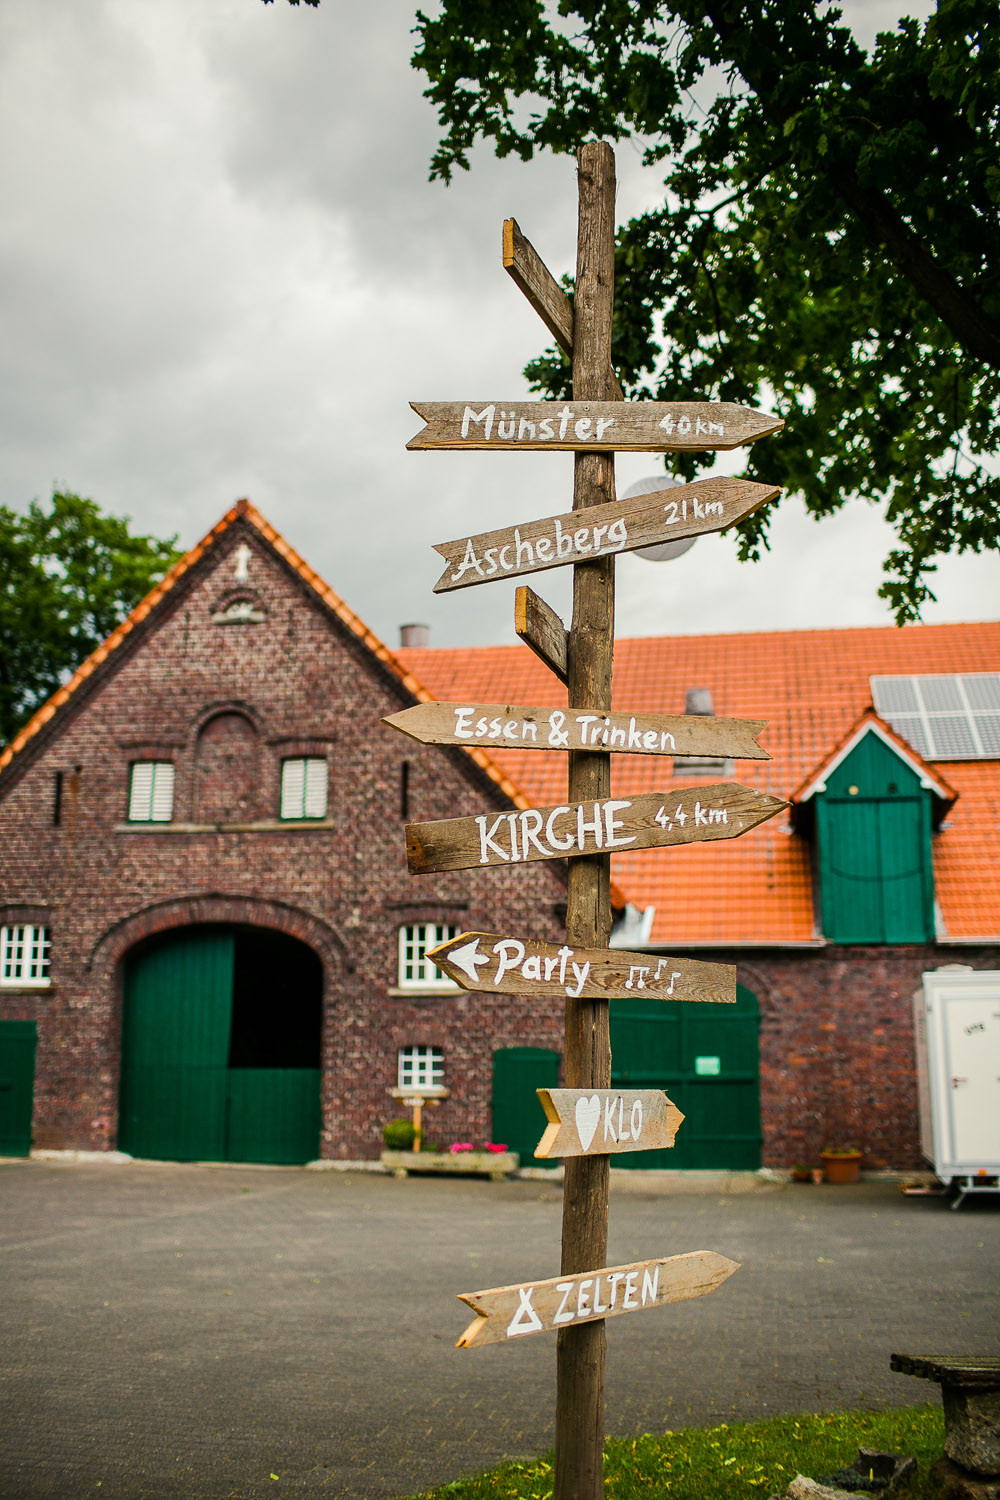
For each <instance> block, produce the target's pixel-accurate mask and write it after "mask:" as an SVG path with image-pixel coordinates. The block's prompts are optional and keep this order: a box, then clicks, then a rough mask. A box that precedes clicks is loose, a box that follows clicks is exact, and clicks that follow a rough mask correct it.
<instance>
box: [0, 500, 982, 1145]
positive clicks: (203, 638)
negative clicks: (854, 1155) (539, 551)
mask: <svg viewBox="0 0 1000 1500" xmlns="http://www.w3.org/2000/svg"><path fill="white" fill-rule="evenodd" d="M561 692H562V690H561V689H560V688H559V687H558V685H557V684H556V683H555V680H554V679H553V678H552V677H551V676H550V674H549V673H548V672H547V671H546V670H545V668H543V667H542V666H541V664H540V663H538V662H537V661H536V660H535V659H534V658H533V657H532V656H531V655H530V653H529V652H528V651H527V650H526V648H524V647H523V646H513V647H509V648H508V647H503V648H497V647H494V648H482V649H476V650H468V651H463V650H432V649H429V648H412V647H411V648H406V649H399V650H397V651H395V652H390V651H389V650H388V649H387V648H386V647H385V646H384V645H383V644H382V643H381V642H380V641H378V640H377V639H376V638H375V637H374V636H373V635H372V634H371V632H370V631H368V630H367V629H366V628H365V626H364V625H363V624H362V623H361V622H360V621H359V620H358V619H357V617H356V616H355V615H354V614H353V613H352V612H351V611H350V609H349V608H348V607H347V606H346V605H345V604H344V603H343V601H342V600H340V599H339V598H338V596H337V595H336V594H334V593H333V591H332V590H331V589H329V588H328V587H327V586H326V585H325V584H324V583H323V582H322V581H321V580H320V579H319V578H318V577H317V576H316V575H315V574H314V573H313V572H312V570H311V569H310V568H308V566H307V565H306V564H305V563H304V562H303V561H302V560H301V559H300V558H298V557H297V556H296V554H295V553H294V552H293V551H292V549H291V548H290V547H289V546H288V545H287V543H285V542H284V540H283V539H282V538H281V537H280V536H279V535H278V534H277V533H276V532H275V531H274V530H273V528H271V527H270V526H269V525H268V524H267V522H266V521H265V520H264V519H263V518H262V517H261V516H260V515H259V514H258V513H257V512H256V511H255V510H254V509H253V507H251V506H249V505H248V504H246V502H240V504H238V505H237V506H235V507H234V508H233V509H232V510H231V511H230V512H229V513H228V514H227V515H226V516H225V517H223V519H222V521H220V523H219V524H218V526H216V527H215V528H214V529H213V531H211V532H210V533H209V535H208V536H207V537H206V538H205V540H204V541H203V542H201V543H200V544H199V545H198V546H197V547H195V548H194V549H193V550H192V551H191V552H190V553H189V554H188V555H187V556H186V557H185V558H184V559H183V560H182V562H181V563H180V564H178V566H177V567H176V568H175V569H174V570H173V571H172V572H171V574H169V575H168V577H167V578H166V579H165V580H164V581H163V583H162V584H161V585H159V586H158V587H157V588H156V589H154V590H153V592H152V593H151V594H150V596H149V597H148V598H147V599H146V600H145V601H143V603H142V604H140V605H139V606H138V608H137V609H136V610H135V611H134V612H133V613H132V615H131V616H130V617H129V619H128V620H127V621H125V622H124V624H123V625H122V626H121V627H120V628H119V629H118V630H116V631H115V632H114V633H113V634H112V636H111V637H110V638H109V639H108V641H107V642H105V644H104V645H103V646H102V647H101V648H100V649H99V650H98V651H97V652H95V653H94V655H93V656H92V657H91V658H90V659H89V660H88V661H87V662H86V663H85V664H84V665H83V666H82V667H81V668H80V670H79V671H78V672H77V673H76V674H75V676H74V677H73V678H72V680H71V681H70V682H68V683H67V684H66V686H65V687H64V688H62V689H61V690H60V691H59V692H58V693H56V694H55V696H54V697H53V698H52V699H51V700H50V702H49V703H48V704H46V705H45V706H44V707H43V708H42V709H41V710H40V711H39V713H38V714H36V715H35V717H34V718H33V719H32V720H31V722H30V723H29V724H28V725H27V726H26V727H25V729H24V730H23V731H22V733H21V734H20V735H19V736H18V738H17V739H16V740H15V741H14V743H13V744H12V745H11V746H9V747H8V748H7V750H6V751H5V752H4V753H3V755H0V850H2V865H0V1047H3V1046H4V1045H5V1046H6V1052H5V1054H3V1055H5V1056H7V1057H16V1056H17V1055H21V1054H23V1055H24V1056H25V1057H26V1056H27V1055H28V1053H29V1052H30V1048H31V1045H32V1044H33V1042H34V1037H35V1035H36V1032H37V1046H38V1053H37V1067H36V1071H35V1082H34V1111H33V1121H34V1123H33V1138H34V1142H35V1144H36V1146H57V1147H69V1146H76V1147H89V1148H108V1149H110V1148H112V1147H115V1146H116V1145H117V1146H119V1147H121V1148H122V1149H126V1150H129V1151H132V1152H133V1153H134V1154H136V1155H147V1156H167V1157H178V1158H185V1157H196V1158H199V1159H227V1158H228V1159H232V1160H257V1161H261V1160H274V1161H296V1160H298V1161H302V1160H306V1159H309V1158H310V1157H313V1156H316V1155H322V1156H325V1157H330V1158H340V1159H355V1158H364V1157H371V1156H374V1155H376V1154H377V1151H378V1149H379V1144H380V1133H381V1126H382V1124H383V1122H384V1121H385V1120H386V1119H387V1118H389V1117H391V1116H392V1115H394V1114H398V1113H401V1112H402V1109H401V1106H400V1105H399V1103H398V1102H397V1101H396V1100H395V1099H394V1098H393V1096H392V1090H393V1089H394V1088H395V1089H396V1090H397V1091H398V1090H399V1089H400V1088H405V1089H408V1090H416V1091H421V1090H434V1089H436V1088H439V1087H443V1088H445V1089H447V1091H448V1097H447V1098H446V1099H444V1100H443V1102H442V1103H441V1104H440V1106H439V1107H438V1108H437V1110H436V1111H435V1112H434V1114H433V1115H431V1117H430V1133H431V1134H432V1135H433V1136H434V1137H435V1138H437V1139H438V1140H441V1141H443V1142H447V1141H450V1140H454V1139H467V1140H475V1141H483V1140H487V1139H489V1138H491V1137H492V1138H494V1139H497V1138H500V1139H504V1140H507V1141H508V1142H509V1143H510V1144H513V1145H514V1146H516V1147H517V1148H519V1149H520V1150H521V1151H522V1152H525V1153H527V1152H530V1150H531V1147H532V1144H533V1140H534V1139H536V1138H537V1134H538V1132H539V1130H540V1126H541V1120H540V1114H539V1112H538V1111H537V1105H536V1104H535V1102H534V1097H533V1088H534V1086H535V1085H536V1084H544V1083H553V1082H555V1081H556V1078H557V1071H558V1061H559V1059H558V1053H559V1050H560V1046H561V1031H562V1018H561V1014H560V1013H559V1011H558V1007H552V1006H551V1005H547V1004H539V1003H537V1002H530V1001H527V1000H519V1001H511V1000H510V999H500V998H494V997H490V996H481V995H473V994H466V993H465V992H462V991H458V990H456V989H454V988H453V987H451V986H450V985H448V984H447V983H446V982H444V981H442V979H441V976H440V975H439V974H437V973H436V971H435V970H434V969H433V966H432V965H429V964H428V963H427V962H426V961H425V960H424V957H423V952H424V949H425V948H426V947H427V946H428V945H429V944H430V943H431V942H433V941H434V940H437V939H439V938H440V937H443V936H444V935H446V934H448V933H450V932H452V931H455V930H462V929H465V928H478V929H483V930H487V931H490V930H492V931H502V932H510V933H512V934H522V935H531V936H534V937H538V938H543V939H555V938H558V937H559V936H560V935H561V922H562V917H563V909H564V901H565V869H564V867H563V866H562V865H560V864H556V863H549V862H541V861H539V862H537V863H532V864H528V865H525V866H522V867H521V868H519V869H518V870H516V871H513V870H511V871H509V872H507V871H505V870H503V869H502V868H501V869H497V868H490V869H483V870H477V871H462V872H455V873H449V874H442V875H432V876H423V877H419V878H413V877H411V876H410V875H409V874H408V873H407V869H406V861H405V854H404V838H403V826H404V823H405V822H406V821H408V820H411V821H412V820H426V819H433V818H437V817H451V816H455V815H457V814H462V813H479V812H482V811H484V810H486V809H489V808H493V809H496V810H500V809H502V808H507V807H513V806H520V807H524V806H532V805H539V806H540V805H545V804H550V803H558V802H559V801H560V800H561V798H562V797H563V796H564V795H565V758H564V757H563V756H562V755H560V754H543V753H538V752H532V751H530V750H514V749H507V750H498V749H496V748H495V747H494V746H493V745H492V744H491V742H490V740H489V737H488V734H487V735H486V736H485V737H484V739H483V742H482V744H481V745H480V744H478V743H475V744H473V745H471V746H470V747H469V748H468V749H462V750H451V749H444V748H440V747H422V746H419V745H417V744H416V743H415V742H413V741H411V740H408V739H405V738H404V737H403V736H401V735H398V734H395V733H393V732H392V731H390V730H387V729H385V728H383V727H381V726H380V724H379V720H380V718H381V717H382V716H383V715H384V714H387V713H392V712H395V711H396V710H398V709H399V708H401V707H405V706H407V705H409V704H411V703H413V702H415V701H419V700H421V699H427V698H429V697H432V696H433V697H436V698H441V699H446V700H462V701H465V702H473V701H477V700H478V701H493V702H497V701H510V702H522V703H537V704H544V703H551V704H553V706H555V705H557V704H558V703H560V701H564V699H561V697H560V694H561ZM615 698H616V706H618V707H620V708H623V709H627V710H635V711H640V710H646V711H660V712H675V713H679V712H684V711H685V709H686V707H687V709H689V710H693V711H702V712H704V711H706V710H708V711H714V712H715V713H718V714H725V715H730V716H734V717H747V718H761V719H766V720H768V729H767V730H766V731H765V733H764V735H763V736H762V740H763V743H764V744H765V745H766V746H767V748H768V749H769V750H770V752H771V753H772V755H773V759H772V760H771V761H769V762H758V761H754V762H741V763H737V765H736V766H735V767H734V766H733V765H732V764H729V763H724V762H719V763H710V762H693V761H687V762H682V761H681V760H680V758H677V759H676V760H675V761H673V762H671V761H670V760H669V759H666V760H665V759H661V758H659V757H651V756H650V757H638V756H627V755H616V756H615V757H614V760H613V794H614V795H616V796H620V795H622V794H624V795H629V794H638V793H641V792H649V791H653V790H663V791H664V792H665V793H666V794H669V792H670V790H671V789H672V788H674V787H675V786H687V785H691V784H692V783H697V782H704V783H708V782H713V781H719V780H726V779H736V780H739V781H742V782H744V783H748V784H750V785H752V786H755V787H757V788H759V789H760V790H762V791H768V792H773V793H776V794H777V795H780V796H781V797H783V798H784V799H787V800H788V801H789V803H790V810H789V815H788V817H787V818H785V817H780V816H779V817H778V818H776V819H773V820H772V821H771V822H770V823H767V824H765V825H763V826H762V827H761V828H758V829H756V830H754V831H752V832H751V833H749V834H748V835H746V836H745V837H744V838H740V839H735V840H730V841H726V842H720V843H712V844H702V845H689V846H687V847H682V848H676V849H672V850H654V851H641V852H636V853H623V854H619V855H616V856H615V863H614V868H613V875H614V879H615V883H616V890H617V891H618V892H619V894H620V896H621V900H622V904H623V905H624V903H625V902H627V903H628V904H627V906H626V907H625V911H624V915H623V916H622V919H621V921H620V923H619V928H618V930H617V932H616V935H615V938H614V939H613V941H615V942H617V943H618V944H619V946H627V947H631V948H642V949H646V950H648V951H650V952H654V953H656V952H660V953H671V952H676V953H678V954H684V955H687V956H691V957H698V956H703V957H705V958H709V959H712V960H717V961H731V962H733V963H735V964H736V965H737V967H738V975H739V982H740V987H739V998H738V1002H737V1004H736V1005H735V1006H734V1007H731V1008H730V1007H728V1006H727V1007H719V1006H717V1005H715V1006H704V1005H692V1004H686V1005H682V1004H670V1003H667V1004H664V1003H662V1002H646V1003H643V1002H641V1001H639V1000H636V1001H635V1002H629V1003H628V1004H621V1003H618V1002H616V1004H615V1005H614V1006H613V1007H612V1045H613V1051H614V1079H615V1081H616V1082H620V1083H621V1084H623V1085H626V1084H627V1085H629V1086H650V1087H651V1086H661V1087H666V1088H667V1090H668V1092H669V1094H670V1096H671V1098H673V1099H674V1100H675V1102H676V1103H678V1105H679V1106H680V1108H681V1109H682V1110H683V1111H684V1112H685V1114H686V1116H687V1119H686V1122H685V1125H684V1127H683V1129H682V1130H681V1132H680V1133H679V1134H678V1137H677V1145H676V1147H675V1148H674V1150H673V1151H671V1152H663V1153H661V1152H651V1153H643V1154H641V1155H637V1156H636V1157H635V1158H634V1159H632V1160H631V1162H630V1161H629V1159H628V1158H624V1157H619V1158H618V1159H617V1162H616V1164H620V1165H628V1164H631V1165H634V1166H636V1167H646V1166H653V1165H673V1166H710V1167H711V1166H718V1167H724V1166H729V1167H754V1166H757V1165H759V1164H761V1163H762V1162H763V1163H764V1164H766V1165H772V1166H783V1165H787V1164H788V1163H789V1162H791V1161H792V1160H794V1159H798V1158H803V1159H811V1158H814V1157H815V1155H816V1153H817V1152H818V1151H819V1150H820V1149H821V1147H822V1146H824V1145H826V1144H850V1145H860V1146H862V1147H864V1149H865V1150H866V1153H867V1165H869V1166H879V1165H888V1166H892V1167H896V1168H903V1169H905V1168H911V1167H914V1166H917V1165H919V1164H920V1157H919V1148H918V1140H917V1101H916V1078H915V1068H914V1058H913V1027H912V1012H911V995H912V994H913V991H914V990H915V989H916V988H917V986H918V985H919V982H920V976H921V974H922V973H923V972H925V971H926V970H928V969H934V968H937V967H939V966H941V965H944V964H950V963H961V964H967V965H970V966H972V967H974V968H977V969H995V968H1000V890H998V884H997V882H996V880H995V878H993V871H994V870H995V869H996V867H997V864H998V861H1000V823H998V819H997V814H996V807H997V805H998V803H1000V795H998V794H1000V767H998V757H1000V625H995V624H990V625H969V626H933V627H929V626H915V627H907V628H905V629H903V630H895V629H876V630H841V631H806V632H779V633H772V634H746V635H739V636H715V637H682V638H675V639H669V640H668V639H661V638H657V639H653V640H640V641H620V642H619V643H618V645H617V648H616V661H615ZM18 1048H20V1049H21V1052H20V1054H18ZM0 1070H2V1064H0ZM9 1072H10V1076H11V1077H12V1078H13V1080H14V1087H13V1088H12V1089H9V1090H8V1095H7V1097H8V1102H9V1104H10V1107H11V1108H12V1109H14V1112H15V1114H16V1113H17V1110H18V1108H20V1115H19V1116H18V1118H20V1119H22V1120H23V1119H25V1118H28V1117H30V1107H29V1116H28V1117H26V1116H25V1113H24V1109H23V1107H22V1106H23V1097H22V1100H21V1105H20V1106H19V1105H18V1103H17V1090H18V1088H19V1087H20V1089H21V1092H22V1096H23V1094H24V1090H25V1089H27V1092H28V1099H29V1101H30V1073H29V1072H28V1071H26V1069H25V1068H23V1067H22V1068H21V1069H20V1071H19V1070H18V1066H17V1065H16V1064H13V1065H11V1068H10V1069H9ZM25 1080H27V1082H25ZM11 1128H13V1127H11ZM2 1131H3V1124H2V1118H0V1135H2ZM23 1139H24V1144H25V1146H26V1143H27V1135H26V1134H24V1136H23ZM0 1149H2V1140H0ZM8 1149H10V1146H9V1145H8ZM15 1149H16V1143H15Z"/></svg>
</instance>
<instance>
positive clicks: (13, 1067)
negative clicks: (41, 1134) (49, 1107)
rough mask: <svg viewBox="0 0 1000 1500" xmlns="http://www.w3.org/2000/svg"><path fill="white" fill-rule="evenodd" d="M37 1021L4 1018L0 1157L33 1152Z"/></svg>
mask: <svg viewBox="0 0 1000 1500" xmlns="http://www.w3.org/2000/svg"><path fill="white" fill-rule="evenodd" d="M37 1045H38V1025H37V1022H35V1021H0V1156H27V1155H28V1154H29V1153H30V1151H31V1109H32V1103H33V1100H34V1092H35V1049H36V1047H37Z"/></svg>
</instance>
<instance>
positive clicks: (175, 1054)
mask: <svg viewBox="0 0 1000 1500" xmlns="http://www.w3.org/2000/svg"><path fill="white" fill-rule="evenodd" d="M233 953H234V936H233V934H232V933H231V932H226V931H220V930H217V929H207V930H204V931H198V930H194V931H190V932H185V933H184V934H183V935H181V936H177V937H174V938H172V939H171V940H170V941H169V942H166V943H162V944H160V945H159V946H157V947H155V948H152V949H149V950H147V951H146V952H144V953H140V954H138V955H137V956H135V957H134V958H133V959H131V960H130V962H129V964H128V967H127V969H126V977H125V1011H124V1020H123V1035H122V1087H121V1111H120V1123H119V1146H120V1148H121V1149H122V1150H123V1151H128V1152H130V1153H131V1154H132V1155H133V1156H144V1157H153V1158H158V1159H164V1160H169V1161H224V1160H225V1158H226V1141H227V1122H226V1114H227V1093H228V1085H229V1036H230V1025H231V1019H232V1009H233V1005H232V1001H233Z"/></svg>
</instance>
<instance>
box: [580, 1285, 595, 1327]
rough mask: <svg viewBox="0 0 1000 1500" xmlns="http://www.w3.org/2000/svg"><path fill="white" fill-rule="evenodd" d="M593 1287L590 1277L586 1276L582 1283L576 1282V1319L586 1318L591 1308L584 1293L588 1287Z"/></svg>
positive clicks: (591, 1310)
mask: <svg viewBox="0 0 1000 1500" xmlns="http://www.w3.org/2000/svg"><path fill="white" fill-rule="evenodd" d="M593 1285H594V1279H593V1277H592V1276H586V1277H585V1278H584V1279H583V1281H580V1282H577V1287H576V1315H577V1317H578V1318H588V1317H589V1316H590V1314H591V1313H592V1312H593V1308H592V1307H591V1306H590V1304H589V1303H588V1301H587V1297H586V1292H587V1288H588V1287H592V1286H593Z"/></svg>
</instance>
